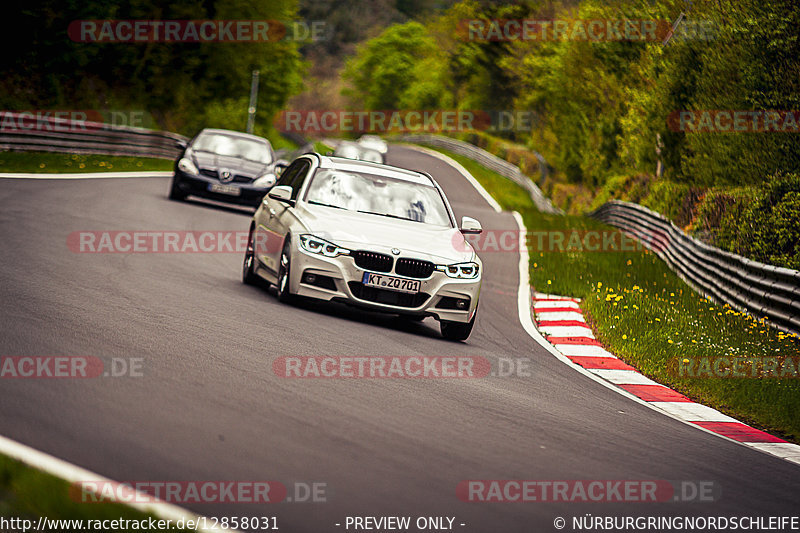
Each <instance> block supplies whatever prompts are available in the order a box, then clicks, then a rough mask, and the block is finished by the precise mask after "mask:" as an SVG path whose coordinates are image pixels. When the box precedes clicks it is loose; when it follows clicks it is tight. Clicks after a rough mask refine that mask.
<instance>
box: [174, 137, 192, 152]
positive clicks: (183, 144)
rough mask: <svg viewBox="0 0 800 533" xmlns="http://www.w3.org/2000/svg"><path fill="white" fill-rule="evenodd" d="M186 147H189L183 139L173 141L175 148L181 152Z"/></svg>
mask: <svg viewBox="0 0 800 533" xmlns="http://www.w3.org/2000/svg"><path fill="white" fill-rule="evenodd" d="M187 146H189V143H187V142H186V141H184V140H183V139H178V140H177V141H175V148H180V149H181V150H185V149H186V147H187Z"/></svg>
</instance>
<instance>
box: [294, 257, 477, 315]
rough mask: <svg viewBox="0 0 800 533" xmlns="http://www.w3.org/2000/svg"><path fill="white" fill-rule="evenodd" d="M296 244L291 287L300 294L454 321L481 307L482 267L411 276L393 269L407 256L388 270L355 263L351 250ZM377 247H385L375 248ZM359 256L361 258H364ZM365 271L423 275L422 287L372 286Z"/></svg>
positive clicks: (380, 309)
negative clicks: (325, 251) (469, 272)
mask: <svg viewBox="0 0 800 533" xmlns="http://www.w3.org/2000/svg"><path fill="white" fill-rule="evenodd" d="M292 248H293V250H294V253H293V254H292V266H291V269H290V280H289V283H290V290H291V292H292V293H294V294H297V295H300V296H306V297H310V298H316V299H319V300H336V301H341V302H345V303H348V304H352V305H357V306H361V307H366V308H370V309H374V310H378V311H384V312H387V313H397V314H402V315H416V316H432V317H434V318H436V319H437V320H444V321H451V322H469V321H470V320H471V319H472V317H473V316H474V314H475V311H476V309H477V308H478V298H479V296H480V290H481V274H480V271H479V273H478V276H477V277H476V278H475V279H458V278H451V277H449V276H448V275H447V274H446V273H444V272H441V271H438V270H434V271H433V272H431V273H430V275H429V276H427V277H424V278H420V277H410V276H402V275H399V274H397V273H396V271H395V267H396V266H397V260H399V259H403V257H398V258H395V261H394V264H393V268H392V269H391V271H389V272H385V271H380V270H373V269H369V268H364V267H362V266H359V265H357V264H356V262H357V257H356V255H353V254H355V253H356V252H353V254H350V255H338V256H336V257H326V256H324V255H320V254H315V253H310V252H308V251H306V250H304V249H303V248H302V246H299V244H298V246H293V247H292ZM375 253H382V252H378V251H377V250H376V251H375ZM384 255H387V256H388V255H389V254H384ZM476 260H477V259H476ZM359 262H361V263H362V264H363V261H361V260H360V259H359ZM365 272H374V273H379V274H382V275H385V276H392V277H397V278H404V279H412V280H419V281H420V289H419V292H418V293H416V294H409V293H403V292H397V291H393V290H389V289H381V288H374V287H368V286H366V285H364V283H362V280H363V277H364V273H365Z"/></svg>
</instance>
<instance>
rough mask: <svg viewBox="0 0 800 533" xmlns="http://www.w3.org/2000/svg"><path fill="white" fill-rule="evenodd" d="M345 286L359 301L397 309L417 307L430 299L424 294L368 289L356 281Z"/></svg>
mask: <svg viewBox="0 0 800 533" xmlns="http://www.w3.org/2000/svg"><path fill="white" fill-rule="evenodd" d="M347 285H348V286H349V287H350V292H352V293H353V296H355V297H356V298H358V299H360V300H366V301H368V302H375V303H379V304H386V305H394V306H397V307H419V306H421V305H422V304H424V303H425V302H426V301H427V300H428V298H430V295H429V294H427V293H424V292H418V293H416V294H408V293H405V292H395V291H387V290H386V289H378V288H376V287H368V286H366V285H364V284H363V283H360V282H358V281H350V282H348V284H347Z"/></svg>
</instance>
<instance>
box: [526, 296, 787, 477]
mask: <svg viewBox="0 0 800 533" xmlns="http://www.w3.org/2000/svg"><path fill="white" fill-rule="evenodd" d="M533 311H534V313H535V315H536V327H537V328H538V329H539V331H540V332H541V333H542V334H543V335H544V336H545V337H546V338H547V340H548V341H549V342H550V343H551V344H552V345H553V346H554V347H555V349H556V350H557V351H559V352H560V353H561V354H563V355H564V356H565V357H566V358H567V359H569V360H570V361H572V363H574V364H575V365H578V366H580V367H582V368H583V369H585V370H586V371H588V372H591V373H592V374H595V375H596V376H598V377H600V378H602V379H604V380H605V381H607V382H609V383H611V384H613V385H614V386H616V387H618V388H620V389H622V390H624V391H626V392H628V393H630V394H632V395H634V396H636V397H637V398H639V399H640V400H642V401H644V402H646V403H647V404H649V405H650V406H652V407H655V408H657V409H659V410H661V411H663V412H664V413H666V414H667V415H670V416H672V417H674V418H677V419H679V420H683V421H684V422H689V423H690V424H694V425H696V426H698V427H700V428H703V429H705V430H707V431H710V432H712V433H715V434H717V435H720V436H722V437H725V438H728V439H731V440H734V441H737V442H740V443H742V444H745V445H747V446H751V447H753V448H757V449H759V450H761V451H764V452H767V453H770V454H772V455H776V456H778V457H780V458H782V459H785V460H787V461H791V462H793V463H797V464H800V446H798V445H796V444H792V443H790V442H787V441H785V440H783V439H780V438H778V437H776V436H774V435H770V434H769V433H766V432H764V431H761V430H758V429H756V428H754V427H750V426H748V425H747V424H744V423H742V422H739V421H738V420H736V419H735V418H731V417H730V416H728V415H725V414H723V413H720V412H719V411H717V410H716V409H712V408H711V407H708V406H705V405H702V404H699V403H695V402H693V401H692V400H690V399H689V398H687V397H686V396H684V395H683V394H680V393H679V392H676V391H674V390H672V389H670V388H669V387H665V386H664V385H661V384H660V383H656V382H655V381H653V380H651V379H650V378H648V377H646V376H645V375H643V374H641V373H640V372H639V371H638V370H636V369H635V368H633V367H632V366H630V365H628V364H626V363H625V362H623V361H622V360H620V359H619V358H617V357H616V356H614V354H612V353H610V352H608V351H607V350H605V349H604V348H603V346H602V345H601V344H600V342H598V341H597V340H596V339H595V338H594V335H593V334H592V330H591V328H590V327H589V326H588V325H587V324H586V320H585V319H584V318H583V312H582V311H581V307H580V300H579V299H577V298H568V297H564V296H554V295H550V294H541V293H535V294H534V297H533Z"/></svg>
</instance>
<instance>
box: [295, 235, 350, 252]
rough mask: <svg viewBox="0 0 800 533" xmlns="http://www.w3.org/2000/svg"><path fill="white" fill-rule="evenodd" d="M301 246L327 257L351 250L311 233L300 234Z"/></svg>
mask: <svg viewBox="0 0 800 533" xmlns="http://www.w3.org/2000/svg"><path fill="white" fill-rule="evenodd" d="M300 246H301V247H302V248H303V250H305V251H307V252H311V253H312V254H319V255H324V256H325V257H338V256H340V255H349V254H350V250H348V249H347V248H342V247H341V246H337V245H335V244H333V243H332V242H328V241H326V240H325V239H320V238H319V237H317V236H315V235H309V234H306V235H300Z"/></svg>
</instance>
